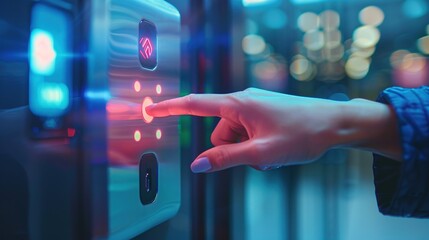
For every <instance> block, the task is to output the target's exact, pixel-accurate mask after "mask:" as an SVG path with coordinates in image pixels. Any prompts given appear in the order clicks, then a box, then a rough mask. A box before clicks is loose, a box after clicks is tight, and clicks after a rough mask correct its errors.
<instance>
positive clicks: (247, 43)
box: [242, 34, 266, 55]
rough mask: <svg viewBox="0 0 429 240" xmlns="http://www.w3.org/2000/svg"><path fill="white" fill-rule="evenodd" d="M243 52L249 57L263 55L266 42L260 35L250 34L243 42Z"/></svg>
mask: <svg viewBox="0 0 429 240" xmlns="http://www.w3.org/2000/svg"><path fill="white" fill-rule="evenodd" d="M242 47H243V51H244V52H245V53H246V54H249V55H257V54H261V53H262V52H263V51H264V50H265V48H266V44H265V40H264V38H262V37H261V36H259V35H256V34H249V35H247V36H245V37H244V38H243V41H242Z"/></svg>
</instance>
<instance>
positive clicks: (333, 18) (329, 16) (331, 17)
mask: <svg viewBox="0 0 429 240" xmlns="http://www.w3.org/2000/svg"><path fill="white" fill-rule="evenodd" d="M320 25H321V26H322V27H323V28H324V29H325V30H328V31H329V30H334V29H337V28H338V27H339V26H340V15H339V14H338V13H337V12H336V11H333V10H326V11H323V12H322V13H321V14H320Z"/></svg>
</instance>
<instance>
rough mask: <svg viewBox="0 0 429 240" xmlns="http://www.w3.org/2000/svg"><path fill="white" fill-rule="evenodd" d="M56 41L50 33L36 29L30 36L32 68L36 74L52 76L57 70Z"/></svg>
mask: <svg viewBox="0 0 429 240" xmlns="http://www.w3.org/2000/svg"><path fill="white" fill-rule="evenodd" d="M56 56H57V53H56V52H55V49H54V39H53V37H52V35H51V34H50V33H49V32H46V31H44V30H41V29H34V30H33V31H32V32H31V36H30V68H31V70H32V71H33V72H34V73H37V74H43V75H51V74H52V73H53V72H54V70H55V58H56Z"/></svg>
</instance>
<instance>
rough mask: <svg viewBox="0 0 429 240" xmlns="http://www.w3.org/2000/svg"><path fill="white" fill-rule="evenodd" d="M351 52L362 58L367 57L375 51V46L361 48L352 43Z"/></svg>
mask: <svg viewBox="0 0 429 240" xmlns="http://www.w3.org/2000/svg"><path fill="white" fill-rule="evenodd" d="M351 49H352V52H353V55H355V56H359V57H363V58H369V57H371V56H372V55H373V54H374V53H375V49H376V48H375V46H372V47H368V48H361V47H359V46H358V45H357V44H352V48H351Z"/></svg>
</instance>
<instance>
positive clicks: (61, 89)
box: [28, 4, 72, 117]
mask: <svg viewBox="0 0 429 240" xmlns="http://www.w3.org/2000/svg"><path fill="white" fill-rule="evenodd" d="M70 31H71V27H70V19H69V16H68V15H67V14H66V13H65V12H62V11H61V10H59V9H57V8H55V7H51V6H48V5H44V4H35V5H34V6H33V9H32V15H31V34H30V40H29V46H28V54H29V56H28V57H29V58H28V59H29V66H30V74H29V106H30V110H31V112H32V113H33V114H35V115H36V116H40V117H59V116H62V115H64V113H65V112H66V111H67V110H68V108H69V105H70V90H71V71H72V69H71V68H72V65H71V59H70V53H71V52H72V49H71V46H72V45H71V32H70Z"/></svg>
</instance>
